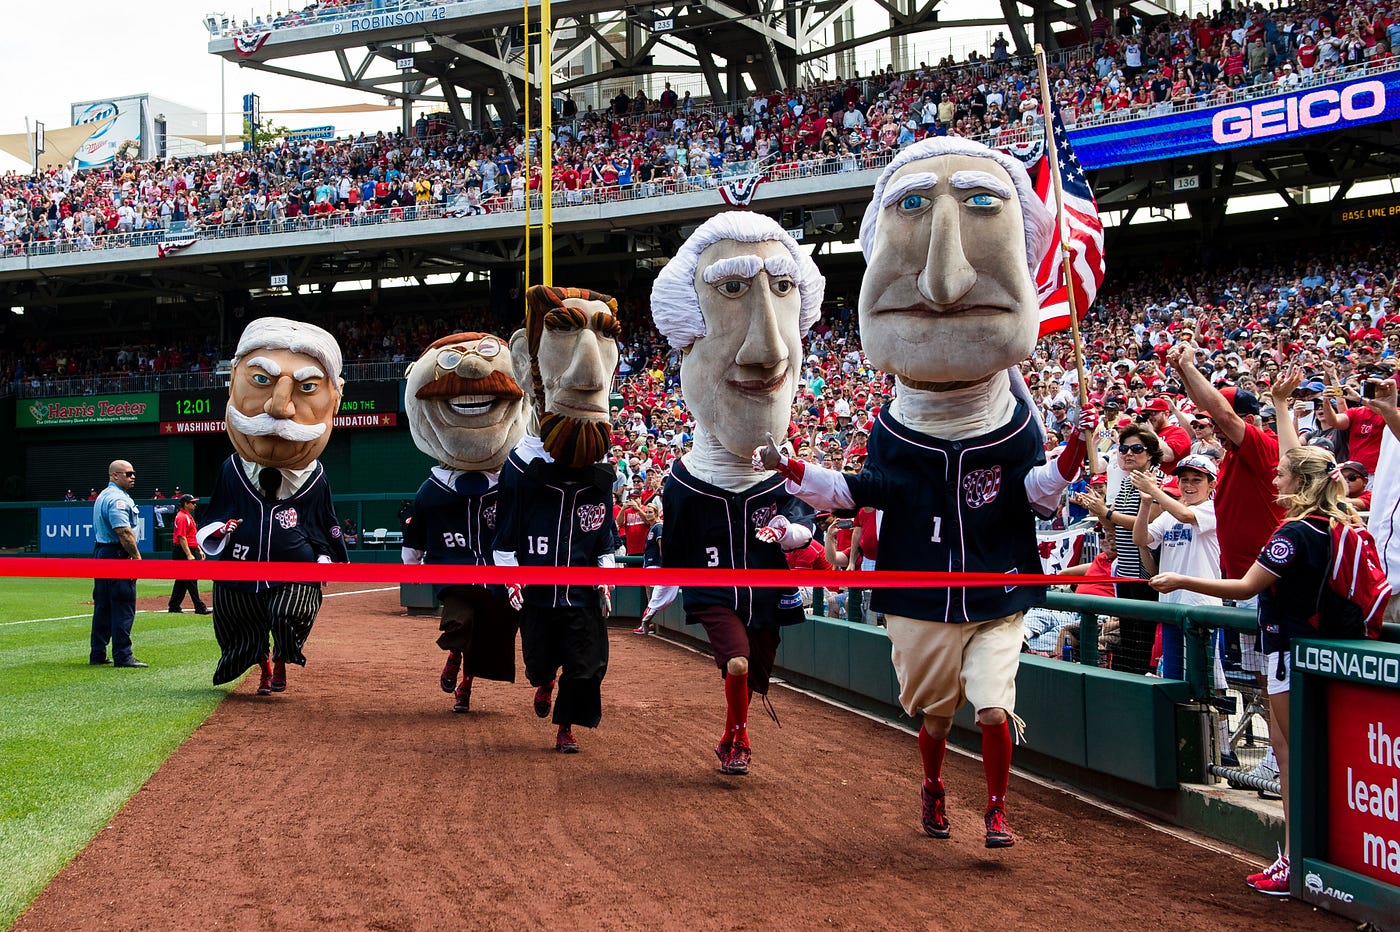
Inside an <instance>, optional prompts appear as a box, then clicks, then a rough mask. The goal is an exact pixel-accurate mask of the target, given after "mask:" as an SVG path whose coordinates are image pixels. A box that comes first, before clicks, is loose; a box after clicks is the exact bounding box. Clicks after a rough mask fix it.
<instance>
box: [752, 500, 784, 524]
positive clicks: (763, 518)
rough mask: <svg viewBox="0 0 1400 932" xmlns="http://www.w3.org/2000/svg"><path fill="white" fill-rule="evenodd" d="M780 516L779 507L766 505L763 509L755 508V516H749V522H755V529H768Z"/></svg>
mask: <svg viewBox="0 0 1400 932" xmlns="http://www.w3.org/2000/svg"><path fill="white" fill-rule="evenodd" d="M777 514H778V506H777V505H764V506H763V507H762V508H755V509H754V510H753V514H751V515H749V520H750V521H752V522H753V526H754V527H755V528H761V527H767V526H768V522H769V521H772V520H773V519H774V518H775V517H776V516H777Z"/></svg>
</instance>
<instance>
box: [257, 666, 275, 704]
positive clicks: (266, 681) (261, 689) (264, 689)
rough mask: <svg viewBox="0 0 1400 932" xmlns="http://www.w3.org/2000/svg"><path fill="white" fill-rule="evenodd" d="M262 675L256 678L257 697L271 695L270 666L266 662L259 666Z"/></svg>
mask: <svg viewBox="0 0 1400 932" xmlns="http://www.w3.org/2000/svg"><path fill="white" fill-rule="evenodd" d="M261 669H262V673H261V675H260V676H259V677H258V695H259V696H270V695H272V666H271V665H270V664H268V663H267V662H266V661H263V663H262V664H261Z"/></svg>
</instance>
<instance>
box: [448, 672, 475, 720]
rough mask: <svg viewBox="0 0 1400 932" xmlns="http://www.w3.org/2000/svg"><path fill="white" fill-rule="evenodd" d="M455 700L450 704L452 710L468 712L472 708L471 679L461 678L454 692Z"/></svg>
mask: <svg viewBox="0 0 1400 932" xmlns="http://www.w3.org/2000/svg"><path fill="white" fill-rule="evenodd" d="M454 695H455V697H456V702H455V703H454V704H453V706H452V711H453V712H470V711H471V710H472V681H471V680H469V679H466V680H462V685H461V686H458V687H457V690H456V692H455V694H454Z"/></svg>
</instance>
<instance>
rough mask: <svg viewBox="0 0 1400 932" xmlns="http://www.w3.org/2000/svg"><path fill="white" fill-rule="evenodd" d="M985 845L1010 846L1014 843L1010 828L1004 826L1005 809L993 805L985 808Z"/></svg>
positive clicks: (991, 846) (990, 846) (992, 846)
mask: <svg viewBox="0 0 1400 932" xmlns="http://www.w3.org/2000/svg"><path fill="white" fill-rule="evenodd" d="M986 821H987V847H988V848H1010V847H1011V846H1012V845H1014V844H1016V839H1015V838H1014V837H1012V835H1011V830H1010V829H1008V828H1007V827H1006V810H1004V809H1002V808H1001V807H1000V806H993V807H992V808H990V809H988V810H987V815H986Z"/></svg>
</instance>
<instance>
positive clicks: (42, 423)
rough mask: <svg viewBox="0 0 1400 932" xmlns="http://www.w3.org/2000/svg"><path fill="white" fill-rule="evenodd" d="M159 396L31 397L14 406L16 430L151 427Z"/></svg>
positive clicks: (149, 394)
mask: <svg viewBox="0 0 1400 932" xmlns="http://www.w3.org/2000/svg"><path fill="white" fill-rule="evenodd" d="M159 397H160V396H158V395H156V394H155V393H154V392H148V393H143V394H135V395H85V396H79V397H76V398H34V399H30V400H29V401H28V402H25V401H21V402H20V403H19V404H17V405H15V426H16V427H108V426H111V425H113V424H154V423H155V422H156V417H157V415H158V413H159V412H158V408H159V403H158V399H159Z"/></svg>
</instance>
